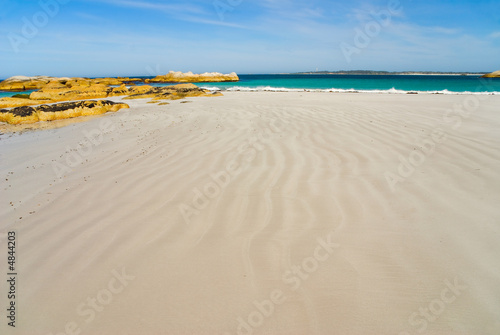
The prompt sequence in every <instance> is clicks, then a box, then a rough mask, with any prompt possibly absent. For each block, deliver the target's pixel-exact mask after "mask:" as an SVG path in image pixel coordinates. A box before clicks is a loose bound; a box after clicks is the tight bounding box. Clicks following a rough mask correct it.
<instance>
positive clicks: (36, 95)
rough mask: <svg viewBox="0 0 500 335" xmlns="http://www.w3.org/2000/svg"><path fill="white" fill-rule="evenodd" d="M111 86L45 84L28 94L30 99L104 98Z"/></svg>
mask: <svg viewBox="0 0 500 335" xmlns="http://www.w3.org/2000/svg"><path fill="white" fill-rule="evenodd" d="M112 91H113V88H111V87H109V86H107V85H104V84H94V85H90V86H72V87H71V88H68V87H66V86H63V87H56V88H52V87H50V86H46V87H44V88H42V89H41V90H38V91H35V92H32V93H31V94H30V99H31V100H52V101H71V100H81V99H95V98H106V97H107V96H108V95H109V93H111V92H112Z"/></svg>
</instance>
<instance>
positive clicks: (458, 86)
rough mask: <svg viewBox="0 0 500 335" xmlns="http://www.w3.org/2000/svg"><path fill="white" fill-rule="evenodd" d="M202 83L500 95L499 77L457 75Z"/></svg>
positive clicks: (225, 86) (243, 88)
mask: <svg viewBox="0 0 500 335" xmlns="http://www.w3.org/2000/svg"><path fill="white" fill-rule="evenodd" d="M201 86H203V87H207V88H213V89H215V88H217V89H220V90H230V91H231V90H233V91H234V90H241V91H296V90H314V91H331V92H345V91H358V92H365V91H369V92H378V93H407V92H419V93H443V94H457V93H476V94H481V93H482V94H486V93H490V94H491V93H494V94H500V79H497V78H495V79H484V78H480V77H479V76H459V75H457V76H449V75H240V81H239V82H236V83H213V84H212V83H207V84H201Z"/></svg>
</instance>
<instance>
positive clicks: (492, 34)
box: [490, 31, 500, 38]
mask: <svg viewBox="0 0 500 335" xmlns="http://www.w3.org/2000/svg"><path fill="white" fill-rule="evenodd" d="M490 37H491V38H500V31H495V32H493V33H491V34H490Z"/></svg>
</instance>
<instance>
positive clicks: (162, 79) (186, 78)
mask: <svg viewBox="0 0 500 335" xmlns="http://www.w3.org/2000/svg"><path fill="white" fill-rule="evenodd" d="M239 80H240V78H239V77H238V75H237V74H236V73H234V72H232V73H230V74H222V73H218V72H211V73H208V72H206V73H202V74H194V73H192V72H187V73H182V72H175V71H170V72H169V73H167V74H166V75H164V76H157V77H156V78H153V79H146V81H145V82H146V83H199V82H223V81H239Z"/></svg>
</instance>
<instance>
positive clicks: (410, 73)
mask: <svg viewBox="0 0 500 335" xmlns="http://www.w3.org/2000/svg"><path fill="white" fill-rule="evenodd" d="M487 73H488V72H436V71H403V72H390V71H371V70H350V71H310V72H296V73H283V74H328V75H335V74H338V75H365V76H366V75H401V76H483V75H485V74H487Z"/></svg>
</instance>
